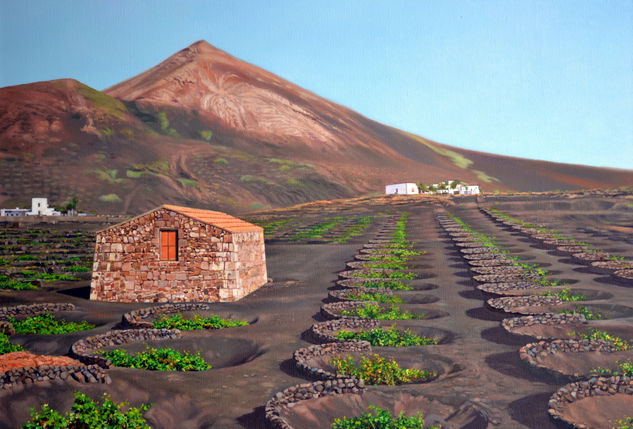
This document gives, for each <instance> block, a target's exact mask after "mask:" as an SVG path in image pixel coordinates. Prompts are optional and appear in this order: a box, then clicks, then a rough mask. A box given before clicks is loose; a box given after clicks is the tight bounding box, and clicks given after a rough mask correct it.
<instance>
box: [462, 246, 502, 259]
mask: <svg viewBox="0 0 633 429" xmlns="http://www.w3.org/2000/svg"><path fill="white" fill-rule="evenodd" d="M459 251H460V252H461V253H463V254H464V255H477V254H480V253H483V254H489V253H490V254H498V255H501V256H503V257H504V258H505V255H504V254H503V253H501V252H500V251H499V250H497V249H493V248H492V247H471V248H462V249H459Z"/></svg>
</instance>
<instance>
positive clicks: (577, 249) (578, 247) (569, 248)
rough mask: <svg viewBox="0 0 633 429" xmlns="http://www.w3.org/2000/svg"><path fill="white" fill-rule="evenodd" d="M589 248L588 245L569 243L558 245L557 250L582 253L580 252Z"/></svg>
mask: <svg viewBox="0 0 633 429" xmlns="http://www.w3.org/2000/svg"><path fill="white" fill-rule="evenodd" d="M588 248H589V246H588V245H578V244H574V245H568V246H558V247H557V248H556V250H557V251H559V252H562V253H571V254H573V253H580V252H584V251H586V250H587V249H588Z"/></svg>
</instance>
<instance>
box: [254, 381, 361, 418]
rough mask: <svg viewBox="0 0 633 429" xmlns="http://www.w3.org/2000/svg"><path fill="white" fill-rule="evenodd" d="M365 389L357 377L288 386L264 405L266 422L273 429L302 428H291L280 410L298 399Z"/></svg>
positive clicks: (290, 405)
mask: <svg viewBox="0 0 633 429" xmlns="http://www.w3.org/2000/svg"><path fill="white" fill-rule="evenodd" d="M364 390H365V385H364V383H363V380H359V379H357V378H338V379H334V380H326V381H317V382H315V383H306V384H299V385H296V386H292V387H289V388H287V389H285V390H283V391H281V392H278V393H276V394H275V396H273V397H272V398H271V399H270V400H269V401H268V402H266V406H265V407H264V416H265V418H266V422H267V423H268V425H269V426H270V427H271V428H274V429H302V428H293V427H292V426H290V425H289V424H288V423H287V422H286V420H285V419H284V418H283V417H282V410H283V408H286V407H292V406H294V405H295V404H296V403H297V402H299V401H305V400H308V399H316V398H320V397H322V396H332V395H344V394H362V392H363V391H364Z"/></svg>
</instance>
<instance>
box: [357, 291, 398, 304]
mask: <svg viewBox="0 0 633 429" xmlns="http://www.w3.org/2000/svg"><path fill="white" fill-rule="evenodd" d="M347 298H349V299H354V300H357V301H376V302H379V303H381V304H401V303H402V298H400V297H399V296H396V295H385V294H384V293H378V292H377V293H371V292H360V293H351V294H349V295H347Z"/></svg>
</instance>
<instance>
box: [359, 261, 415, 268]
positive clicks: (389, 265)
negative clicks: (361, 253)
mask: <svg viewBox="0 0 633 429" xmlns="http://www.w3.org/2000/svg"><path fill="white" fill-rule="evenodd" d="M364 266H365V267H366V268H374V269H382V270H408V269H409V267H408V266H407V265H405V264H403V263H402V262H395V261H393V262H392V261H385V262H379V263H376V264H366V265H364Z"/></svg>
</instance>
